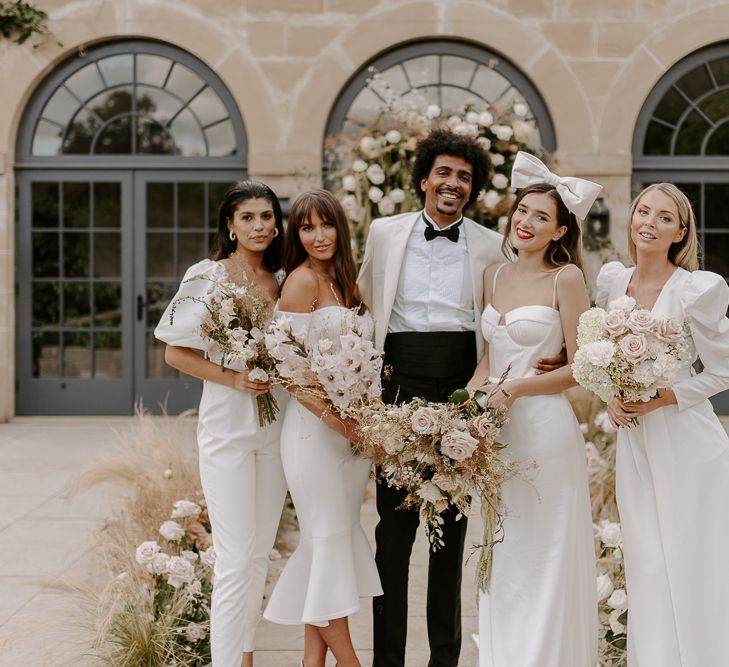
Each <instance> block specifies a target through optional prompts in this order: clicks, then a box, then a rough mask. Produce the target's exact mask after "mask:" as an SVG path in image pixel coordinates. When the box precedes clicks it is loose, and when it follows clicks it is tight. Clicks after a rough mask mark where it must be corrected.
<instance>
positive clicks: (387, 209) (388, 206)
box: [377, 195, 395, 215]
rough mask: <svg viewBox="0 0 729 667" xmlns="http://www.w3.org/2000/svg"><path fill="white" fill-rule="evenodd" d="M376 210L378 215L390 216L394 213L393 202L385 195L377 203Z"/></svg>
mask: <svg viewBox="0 0 729 667" xmlns="http://www.w3.org/2000/svg"><path fill="white" fill-rule="evenodd" d="M377 210H378V211H379V212H380V215H392V214H393V213H394V212H395V202H394V201H392V199H391V198H390V197H388V196H387V195H385V196H384V197H383V198H382V199H380V201H378V202H377Z"/></svg>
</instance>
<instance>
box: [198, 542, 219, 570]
mask: <svg viewBox="0 0 729 667" xmlns="http://www.w3.org/2000/svg"><path fill="white" fill-rule="evenodd" d="M200 562H201V563H202V564H203V565H206V566H207V567H213V566H214V565H215V548H214V547H209V548H208V549H205V551H203V552H202V553H201V554H200Z"/></svg>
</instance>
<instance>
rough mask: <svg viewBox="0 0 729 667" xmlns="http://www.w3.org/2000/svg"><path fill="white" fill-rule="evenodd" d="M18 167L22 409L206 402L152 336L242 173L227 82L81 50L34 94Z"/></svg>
mask: <svg viewBox="0 0 729 667" xmlns="http://www.w3.org/2000/svg"><path fill="white" fill-rule="evenodd" d="M16 155H17V162H16V165H15V167H16V177H17V184H18V208H19V214H18V216H19V225H18V233H17V235H16V237H17V257H18V262H17V265H18V273H17V282H18V300H17V309H16V312H17V336H16V339H17V350H16V352H17V364H16V368H17V386H18V394H17V400H16V410H17V413H18V414H131V413H132V411H133V406H134V402H135V400H136V399H139V398H142V399H143V400H144V402H145V405H146V406H149V407H151V408H155V407H157V405H158V404H159V403H162V402H165V401H167V406H168V409H169V410H170V411H171V412H176V411H179V410H181V409H183V408H186V407H192V406H193V405H196V403H197V399H198V396H199V391H200V385H199V383H198V382H197V381H193V380H191V379H190V378H187V377H183V376H180V375H179V374H178V373H177V372H175V371H174V370H173V369H171V368H169V367H168V366H166V364H165V363H164V346H162V345H160V344H158V342H157V341H156V340H155V339H154V336H153V334H152V331H153V329H154V327H155V325H156V323H157V321H158V320H159V317H160V315H161V313H162V311H163V309H164V307H165V306H166V304H167V303H168V301H169V299H170V298H171V296H172V295H173V294H174V292H175V290H176V288H177V285H178V283H179V280H180V278H181V277H182V274H183V273H184V271H185V269H186V268H187V267H188V266H189V265H190V264H192V263H194V262H197V261H199V260H200V259H202V258H203V257H206V256H209V253H210V244H211V238H212V236H213V233H214V230H215V226H216V208H217V205H218V203H219V201H220V200H221V198H222V194H223V193H224V191H225V190H226V189H227V187H228V186H229V185H230V183H232V182H234V181H237V180H240V179H242V178H245V176H246V171H247V167H246V155H247V146H246V135H245V130H244V126H243V120H242V118H241V116H240V112H239V111H238V108H237V106H236V104H235V102H234V100H233V98H232V96H231V95H230V93H229V92H228V90H227V88H226V87H225V85H224V84H223V82H222V81H221V80H220V79H219V77H218V76H217V75H216V74H215V73H214V72H213V71H212V70H211V69H210V68H209V67H207V66H206V65H205V64H204V63H202V62H201V61H199V60H198V59H197V58H195V57H193V56H192V55H190V54H189V53H187V52H185V51H182V50H180V49H177V48H175V47H173V46H170V45H167V44H161V43H158V42H152V41H142V40H135V41H131V40H127V41H118V42H113V43H107V44H103V45H99V46H97V47H94V48H91V49H89V50H88V52H83V53H81V52H78V53H76V54H74V55H73V56H72V57H70V58H69V59H67V60H66V61H65V62H63V63H62V64H61V65H60V66H59V67H57V68H56V70H54V71H53V72H52V73H51V74H50V75H49V76H48V77H47V78H46V79H45V80H44V81H43V82H42V83H41V85H40V86H39V87H38V89H37V90H36V91H35V93H34V95H33V96H32V98H31V100H30V102H29V103H28V106H27V108H26V110H25V113H24V116H23V119H22V122H21V126H20V131H19V134H18V139H17V151H16Z"/></svg>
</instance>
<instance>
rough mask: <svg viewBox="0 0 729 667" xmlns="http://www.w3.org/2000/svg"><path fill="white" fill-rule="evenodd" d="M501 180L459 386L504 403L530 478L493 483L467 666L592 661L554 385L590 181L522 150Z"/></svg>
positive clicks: (587, 564)
mask: <svg viewBox="0 0 729 667" xmlns="http://www.w3.org/2000/svg"><path fill="white" fill-rule="evenodd" d="M512 185H514V186H515V187H523V189H521V190H520V191H519V192H518V193H517V195H516V201H515V203H514V205H513V207H512V209H511V212H510V214H509V221H508V223H507V225H506V229H505V231H504V246H503V247H504V254H505V255H506V256H507V257H514V260H513V261H511V262H507V263H505V264H500V265H498V266H496V265H494V266H491V267H489V268H487V269H486V271H485V272H484V300H485V301H486V304H487V305H486V306H485V308H484V311H483V315H482V318H481V328H482V331H483V335H484V339H485V352H484V356H483V358H482V359H481V361H480V362H479V364H478V366H477V368H476V371H475V373H474V375H473V378H472V379H471V380H470V381H469V384H468V386H469V389H473V390H475V389H478V388H480V387H483V386H484V385H486V389H485V391H487V392H492V391H493V392H494V395H493V400H494V402H496V403H501V404H503V405H504V406H505V407H506V408H508V416H509V420H510V421H509V423H508V424H507V425H506V426H505V427H504V428H503V429H502V431H501V433H500V436H499V440H500V441H502V442H504V443H505V444H506V445H507V448H506V449H505V450H504V454H505V455H508V456H509V457H510V458H514V459H516V460H522V461H534V462H536V464H537V469H536V471H535V473H534V475H533V478H532V479H530V480H527V479H518V478H517V479H513V480H510V481H508V482H506V483H505V484H504V486H503V488H502V502H503V506H504V511H505V518H504V521H503V535H502V536H501V541H500V542H498V543H497V544H495V545H494V551H493V569H492V573H491V582H490V587H489V590H488V592H485V593H482V594H481V596H480V600H479V665H480V667H594V665H595V664H596V662H597V600H596V587H595V576H596V569H595V552H594V543H593V531H592V519H591V511H590V497H589V492H588V486H587V467H586V461H585V443H584V439H583V437H582V433H581V432H580V429H579V426H578V424H577V420H576V418H575V415H574V413H573V411H572V407H571V406H570V403H569V401H568V400H567V398H566V397H565V396H564V394H563V393H562V392H563V391H564V390H565V389H568V388H570V387H572V386H574V385H575V381H574V379H573V378H572V373H571V367H570V365H569V364H570V363H571V361H572V358H573V356H574V353H575V350H576V347H577V322H578V319H579V317H580V315H581V314H582V313H583V312H584V311H585V310H586V309H587V308H588V307H589V300H588V296H587V288H586V286H585V279H584V276H583V274H582V271H581V262H580V223H579V218H582V217H584V216H585V215H586V214H587V211H588V210H589V208H590V205H591V204H592V202H593V201H594V199H595V197H596V196H597V194H598V193H599V192H600V190H601V187H600V186H599V185H597V184H595V183H591V182H589V181H584V180H582V179H560V178H559V177H558V176H556V175H554V174H551V173H550V172H549V171H548V170H547V168H546V167H545V166H544V165H543V164H542V163H541V162H539V160H537V159H536V158H534V157H533V156H531V155H526V154H523V153H519V154H518V156H517V159H516V161H515V163H514V169H513V172H512ZM524 186H525V187H524ZM563 342H564V343H565V345H566V351H567V359H568V364H567V365H566V366H564V367H562V368H560V369H557V370H554V371H551V372H549V373H544V374H541V375H537V374H536V373H535V369H534V364H535V362H536V361H537V360H538V359H539V358H541V357H554V356H555V355H557V354H558V353H559V351H560V348H561V346H562V344H563ZM507 369H508V379H507V380H506V382H505V383H504V384H503V385H502V387H501V388H499V389H496V388H495V386H494V384H493V383H494V382H495V380H496V379H497V378H499V377H500V376H501V375H502V374H503V373H504V372H506V371H507ZM489 383H491V384H489ZM498 537H499V536H498V535H497V538H498Z"/></svg>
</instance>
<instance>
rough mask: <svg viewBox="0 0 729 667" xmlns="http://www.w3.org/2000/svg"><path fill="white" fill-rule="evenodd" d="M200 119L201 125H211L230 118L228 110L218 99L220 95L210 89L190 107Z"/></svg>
mask: <svg viewBox="0 0 729 667" xmlns="http://www.w3.org/2000/svg"><path fill="white" fill-rule="evenodd" d="M189 108H190V109H191V110H192V112H193V113H194V114H195V115H196V116H197V117H198V120H199V121H200V124H201V125H203V126H204V125H211V124H212V123H217V122H218V121H220V120H223V118H227V117H228V110H227V109H226V108H225V105H224V104H223V102H222V101H221V99H220V98H219V97H218V94H217V93H216V92H215V91H214V90H213V89H212V88H210V87H208V88H206V89H205V90H203V91H202V93H200V94H199V95H198V96H197V97H196V98H195V99H194V100H193V101H192V102H190V107H189Z"/></svg>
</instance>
